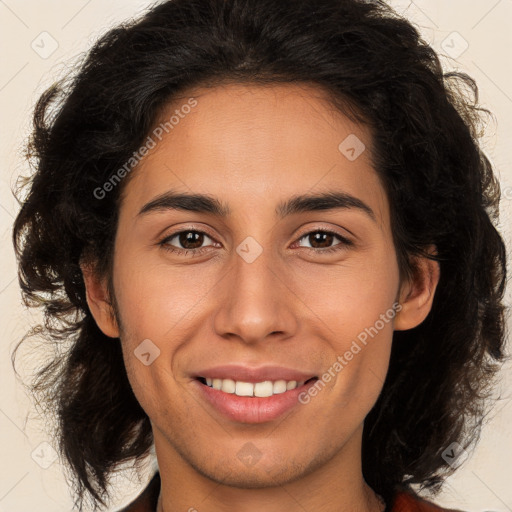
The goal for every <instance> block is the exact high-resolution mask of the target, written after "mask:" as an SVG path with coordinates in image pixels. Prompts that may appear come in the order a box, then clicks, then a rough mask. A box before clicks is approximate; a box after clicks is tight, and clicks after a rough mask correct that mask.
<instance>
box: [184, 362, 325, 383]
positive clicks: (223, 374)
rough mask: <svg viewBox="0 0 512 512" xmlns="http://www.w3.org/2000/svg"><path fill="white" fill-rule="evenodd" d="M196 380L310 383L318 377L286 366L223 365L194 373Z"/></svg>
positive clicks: (313, 373) (312, 373)
mask: <svg viewBox="0 0 512 512" xmlns="http://www.w3.org/2000/svg"><path fill="white" fill-rule="evenodd" d="M193 377H194V378H196V379H207V378H209V379H222V380H224V379H231V380H234V381H241V382H252V383H256V382H264V381H278V380H285V381H293V380H295V381H297V382H301V381H304V382H306V381H308V380H310V379H312V378H313V377H317V373H315V372H304V371H300V370H296V369H293V368H289V367H285V366H270V365H267V366H260V367H249V366H242V365H234V364H229V365H223V366H215V367H210V368H204V369H200V370H198V371H197V372H194V374H193Z"/></svg>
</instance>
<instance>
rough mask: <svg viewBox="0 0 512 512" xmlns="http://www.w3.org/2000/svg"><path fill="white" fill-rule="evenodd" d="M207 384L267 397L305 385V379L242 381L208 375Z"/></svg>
mask: <svg viewBox="0 0 512 512" xmlns="http://www.w3.org/2000/svg"><path fill="white" fill-rule="evenodd" d="M205 380H206V384H207V385H208V386H210V387H212V388H213V389H218V390H221V391H223V392H224V393H230V394H235V395H237V396H256V397H260V398H263V397H267V396H272V395H277V394H280V393H284V392H286V391H290V390H292V389H295V388H298V387H300V386H303V385H304V382H305V381H299V382H297V381H296V380H290V381H286V380H276V381H275V382H272V381H270V380H266V381H263V382H256V383H252V382H242V381H235V380H233V379H212V378H210V377H207V378H206V379H205Z"/></svg>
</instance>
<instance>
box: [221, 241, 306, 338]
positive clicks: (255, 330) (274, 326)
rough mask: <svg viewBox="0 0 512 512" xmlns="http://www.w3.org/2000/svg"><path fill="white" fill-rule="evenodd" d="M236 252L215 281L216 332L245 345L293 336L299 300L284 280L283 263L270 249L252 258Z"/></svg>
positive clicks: (296, 324)
mask: <svg viewBox="0 0 512 512" xmlns="http://www.w3.org/2000/svg"><path fill="white" fill-rule="evenodd" d="M240 254H242V256H240V255H239V254H238V253H234V254H233V260H232V262H231V265H230V268H229V270H228V271H227V274H226V275H225V276H224V277H223V279H221V281H220V282H219V284H218V286H219V287H220V289H219V294H218V295H217V294H216V295H217V296H218V308H217V310H216V313H215V317H214V328H215V330H216V333H217V334H218V335H219V336H222V337H224V338H236V339H238V340H240V341H242V342H244V343H246V344H254V343H261V342H264V341H265V340H266V339H267V338H269V337H270V338H272V339H275V337H276V336H279V338H280V339H286V338H289V337H292V336H294V334H295V333H296V330H297V326H298V319H297V315H296V311H297V308H298V307H299V305H298V303H299V302H300V301H299V300H298V298H297V297H296V296H295V295H294V293H293V291H292V289H291V288H290V285H291V283H287V282H286V281H287V277H286V276H287V274H288V272H287V271H286V268H285V266H284V263H283V262H282V261H281V260H280V259H279V257H278V256H276V255H274V254H273V252H272V251H270V250H265V249H264V250H263V251H262V252H261V253H260V254H259V255H258V256H257V257H256V258H255V259H254V260H251V258H245V257H244V256H243V253H242V252H240ZM270 335H272V337H271V336H270Z"/></svg>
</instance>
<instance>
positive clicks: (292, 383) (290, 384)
mask: <svg viewBox="0 0 512 512" xmlns="http://www.w3.org/2000/svg"><path fill="white" fill-rule="evenodd" d="M296 387H297V381H296V380H290V381H288V382H287V383H286V391H289V390H290V389H295V388H296Z"/></svg>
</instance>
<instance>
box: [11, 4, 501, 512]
mask: <svg viewBox="0 0 512 512" xmlns="http://www.w3.org/2000/svg"><path fill="white" fill-rule="evenodd" d="M223 82H234V83H253V84H263V83H265V84H272V83H310V84H314V85H315V86H316V87H318V88H321V89H322V90H324V91H326V92H328V94H329V96H330V98H331V101H332V104H333V106H334V107H335V108H338V109H339V110H340V111H342V112H343V113H345V114H346V115H349V116H351V118H353V119H355V120H357V121H358V122H360V123H364V124H366V125H368V126H370V127H371V128H372V133H373V141H372V142H373V165H374V168H375V170H376V172H377V173H378V174H379V176H380V178H381V179H382V183H383V184H384V187H385V189H386V192H387V195H388V199H389V203H390V206H391V221H392V230H393V237H394V244H395V248H396V252H397V257H398V261H399V266H400V269H401V272H402V273H407V274H411V273H413V272H414V265H413V264H412V262H413V261H414V257H415V256H418V255H423V256H424V255H426V248H427V247H429V246H431V245H434V246H435V247H436V249H437V255H436V256H435V257H432V256H428V257H430V258H433V259H436V260H437V261H438V262H439V264H440V269H441V273H440V281H439V284H438V287H437V291H436V294H435V299H434V303H433V306H432V310H431V312H430V314H429V316H428V317H427V319H426V320H425V321H424V322H423V323H422V324H421V325H419V326H418V327H416V328H414V329H411V330H409V331H400V332H395V333H394V338H393V346H392V354H391V361H390V367H389V372H388V375H387V378H386V381H385V383H384V387H383V389H382V392H381V394H380V397H379V399H378V401H377V403H376V404H375V406H374V407H373V409H372V410H371V412H370V413H369V415H368V416H367V418H366V420H365V426H364V434H363V473H364V477H365V479H366V481H367V482H368V484H369V485H370V486H371V487H372V488H373V489H374V491H375V492H377V493H378V494H380V495H381V496H383V497H384V499H385V500H386V501H387V500H389V499H390V497H391V496H392V495H393V493H394V492H396V491H397V490H398V489H409V490H411V488H410V486H411V484H420V488H423V489H430V490H432V491H434V492H435V491H436V490H439V488H440V486H441V484H442V482H443V480H444V478H445V477H446V476H447V475H448V474H449V473H450V472H451V471H452V469H453V468H451V467H450V466H449V465H448V464H447V463H446V462H445V461H444V460H443V457H442V452H443V450H444V449H445V448H446V447H447V446H448V445H450V444H451V443H452V442H458V443H459V444H460V445H461V446H463V447H465V448H467V447H469V446H470V445H472V444H473V443H474V442H475V441H476V440H477V439H478V436H479V431H480V429H479V427H480V426H481V424H482V419H483V418H484V417H485V411H486V410H487V406H486V404H487V402H486V401H485V398H486V397H488V396H489V393H490V390H491V389H492V386H491V384H492V382H493V377H494V376H495V373H496V371H497V370H498V368H499V363H500V362H501V361H503V359H504V357H505V356H504V339H505V336H504V305H503V302H502V300H503V292H504V285H505V281H506V255H505V247H504V243H503V240H502V238H501V237H500V234H499V233H498V232H497V230H496V229H495V224H496V222H497V216H498V202H499V195H500V190H499V185H498V182H497V179H496V177H495V175H494V173H493V169H492V166H491V164H490V162H489V160H488V158H487V157H486V156H485V155H484V153H483V152H482V150H481V148H480V145H479V142H478V140H479V136H480V127H481V121H482V117H483V115H485V114H486V113H487V112H486V111H485V110H483V109H482V108H480V107H479V106H478V95H477V87H476V84H475V83H474V81H473V79H472V78H470V77H469V76H467V75H466V74H463V73H460V72H459V73H455V72H452V73H444V72H443V70H442V67H441V65H440V62H439V59H438V56H437V55H436V53H435V52H434V50H433V49H432V48H431V47H430V46H429V45H428V44H427V43H426V42H425V41H423V40H422V39H421V37H420V35H419V33H418V31H417V30H416V28H414V27H413V26H412V25H411V23H410V22H408V21H407V20H405V19H403V18H402V17H400V16H398V15H397V14H396V13H395V12H394V11H393V10H392V9H391V8H390V7H389V6H387V5H386V4H385V3H384V2H382V1H378V0H374V1H363V0H279V1H276V0H170V1H166V2H163V3H161V4H159V5H156V6H153V7H152V8H151V9H150V10H148V12H147V13H146V14H145V15H143V16H142V17H141V18H140V19H137V20H133V21H130V22H127V23H125V24H122V25H120V26H118V27H116V28H114V29H112V30H110V31H109V32H108V33H106V34H105V35H104V36H103V37H101V38H100V39H99V40H98V41H97V42H96V44H95V45H94V46H93V48H92V49H91V50H90V52H89V53H88V54H87V56H86V58H85V59H84V61H83V62H81V63H80V64H79V65H78V66H77V70H76V72H74V73H73V74H72V75H71V76H70V77H68V78H67V79H64V80H62V81H60V82H58V83H56V84H55V85H53V86H52V87H50V88H49V89H48V90H47V91H46V92H45V93H44V94H43V95H42V96H41V98H40V99H39V101H38V103H37V106H36V107H35V113H34V129H33V133H32V136H31V138H30V141H29V143H28V151H27V153H28V155H27V156H28V159H29V161H30V162H31V164H32V167H33V169H34V172H33V174H32V175H31V176H30V177H27V178H26V179H25V183H24V184H21V185H20V187H19V188H18V190H17V191H16V192H15V193H16V194H18V195H21V191H22V190H23V191H26V194H25V197H24V198H23V199H19V202H20V206H21V209H20V211H19V213H18V215H17V218H16V220H15V223H14V230H13V242H14V245H15V250H16V255H17V258H18V261H19V282H20V285H21V289H22V293H23V300H24V303H25V304H26V305H27V306H29V307H37V308H42V310H43V311H44V318H45V320H44V325H41V326H36V327H35V328H34V329H32V330H31V331H30V332H29V333H27V335H26V336H25V337H24V339H23V340H22V341H21V342H20V344H21V343H22V342H24V341H27V338H29V337H33V336H37V338H38V339H40V338H42V339H43V341H44V346H45V353H46V354H47V355H48V354H52V356H51V357H50V360H49V362H48V364H47V365H46V366H45V367H43V368H41V369H39V371H38V374H37V375H36V378H35V379H34V380H33V381H32V382H31V384H30V389H31V391H32V393H34V395H37V396H41V398H40V400H39V403H40V405H43V406H44V407H46V408H47V409H48V410H53V411H54V412H55V414H56V417H57V419H58V432H56V434H55V435H56V439H57V441H58V446H59V447H60V451H61V454H62V455H63V456H64V457H65V460H66V461H67V462H68V464H69V468H70V470H71V475H72V477H73V483H74V491H75V493H76V494H75V495H76V503H77V504H78V506H79V508H80V509H82V506H83V501H84V499H85V498H90V499H91V500H92V501H93V503H94V504H95V505H104V504H105V498H106V497H107V498H108V491H107V488H108V485H109V476H110V475H111V474H112V473H113V472H114V471H115V470H116V469H117V468H118V467H119V466H120V464H121V463H124V462H127V461H133V462H135V463H136V464H137V463H139V462H140V461H142V460H144V459H145V457H146V456H147V455H148V453H149V449H150V448H151V446H152V443H153V437H152V431H151V426H150V422H149V418H148V416H147V415H146V413H145V412H144V410H143V409H142V408H141V406H140V405H139V403H138V402H137V400H136V398H135V396H134V394H133V392H132V389H131V387H130V383H129V381H128V378H127V375H126V371H125V367H124V364H123V358H122V353H121V346H120V343H119V342H118V341H117V342H112V341H111V339H110V338H107V337H106V336H105V335H104V334H103V333H102V331H101V330H100V329H99V328H98V326H97V325H96V323H95V321H94V319H93V317H92V315H91V312H90V311H89V308H88V306H87V302H86V296H85V286H84V279H83V276H82V272H81V269H80V265H79V263H80V261H82V259H83V258H85V257H87V258H88V260H89V261H92V262H94V264H95V267H96V269H97V272H98V273H99V275H102V276H107V277H110V278H111V276H112V255H113V244H114V238H115V234H116V229H117V221H118V213H119V205H120V197H121V194H122V191H123V189H124V187H125V186H126V183H127V182H128V181H129V179H128V178H125V179H124V180H122V182H121V183H120V184H119V186H117V187H116V188H115V189H114V190H113V191H112V192H110V193H109V194H107V195H106V197H105V198H102V199H99V198H98V197H97V194H95V193H94V191H95V190H97V189H98V187H102V185H103V184H104V183H105V182H106V181H107V180H108V179H109V178H110V177H111V176H112V175H113V174H114V173H115V171H116V170H118V169H119V168H121V167H122V166H123V165H124V164H125V162H127V161H128V159H129V158H130V157H131V156H132V154H133V152H134V151H135V150H136V149H137V148H139V147H140V146H141V144H142V143H143V141H144V140H145V138H146V137H147V135H148V133H149V132H150V130H151V128H152V127H153V126H154V123H155V120H156V119H157V118H158V115H159V113H160V112H161V111H162V109H163V108H164V107H165V106H166V105H167V104H168V103H169V101H171V100H172V99H173V98H176V97H177V95H178V94H181V93H183V92H186V90H187V89H188V88H191V87H195V86H201V85H202V86H207V87H213V86H215V85H216V84H219V83H223ZM136 172H137V171H136V169H135V170H134V171H133V172H132V173H131V175H130V176H132V175H133V174H134V173H136ZM110 283H111V280H110ZM110 290H111V291H112V286H111V284H110ZM112 296H113V295H112ZM20 344H18V346H17V347H16V350H17V348H18V347H19V346H20ZM52 347H53V348H54V349H55V350H54V351H53V352H49V350H51V349H52ZM16 350H15V351H14V353H13V363H14V361H15V355H16ZM39 394H42V395H39Z"/></svg>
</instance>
